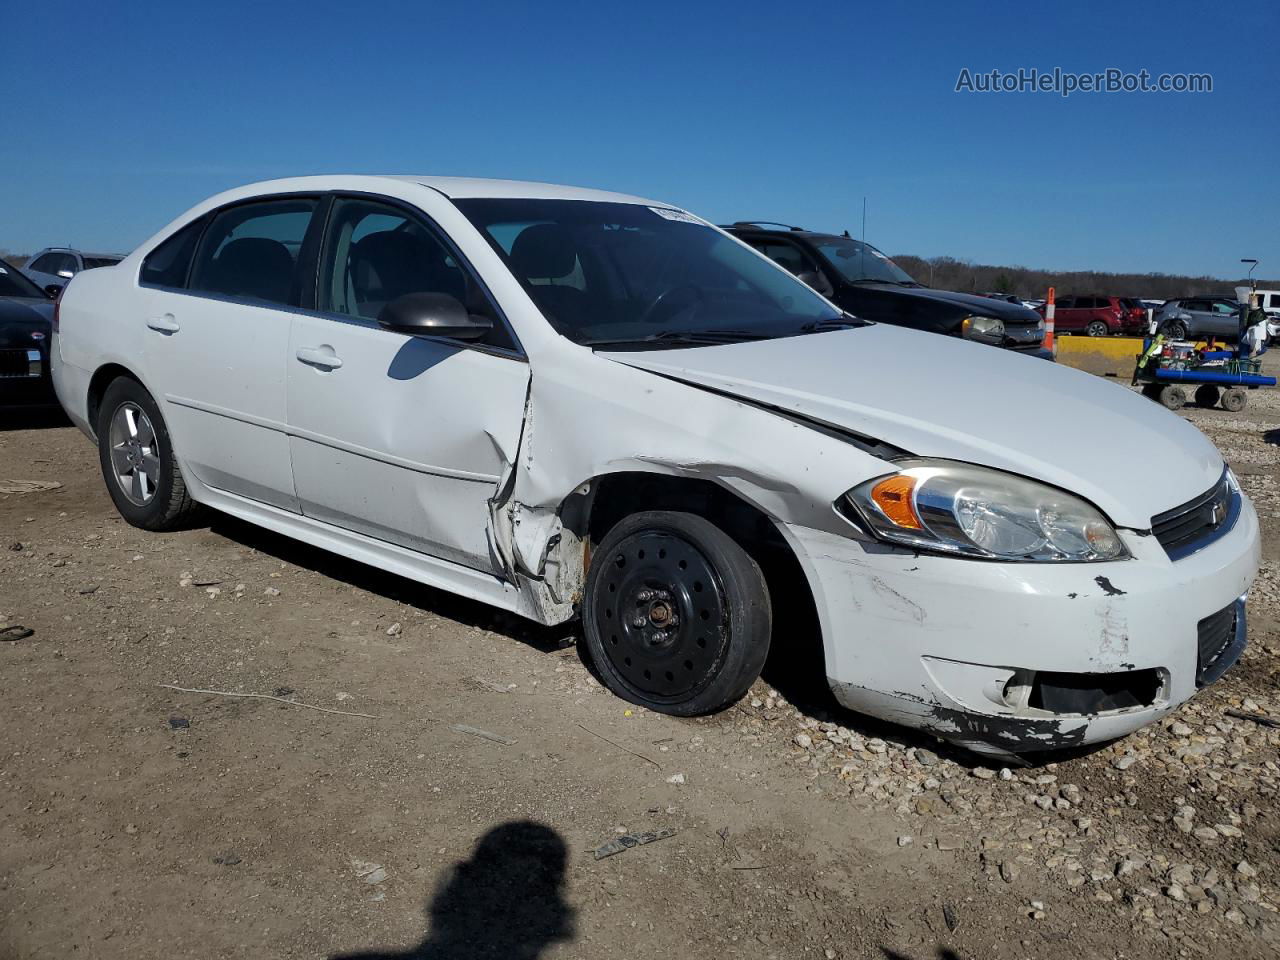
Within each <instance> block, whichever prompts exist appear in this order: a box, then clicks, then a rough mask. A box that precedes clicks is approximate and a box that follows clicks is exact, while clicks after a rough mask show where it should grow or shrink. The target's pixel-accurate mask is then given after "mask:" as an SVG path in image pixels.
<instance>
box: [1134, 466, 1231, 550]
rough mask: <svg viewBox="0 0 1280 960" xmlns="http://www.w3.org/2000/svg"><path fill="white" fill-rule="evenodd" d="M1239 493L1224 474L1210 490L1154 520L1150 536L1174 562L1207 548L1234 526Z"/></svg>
mask: <svg viewBox="0 0 1280 960" xmlns="http://www.w3.org/2000/svg"><path fill="white" fill-rule="evenodd" d="M1239 513H1240V493H1239V491H1237V490H1236V489H1235V488H1234V486H1233V484H1232V482H1231V480H1230V477H1229V474H1228V473H1227V472H1226V471H1225V470H1224V471H1223V473H1222V479H1221V480H1219V481H1218V482H1217V483H1216V484H1215V485H1214V486H1213V487H1212V488H1211V489H1210V490H1208V491H1206V492H1205V493H1202V494H1201V495H1200V496H1198V497H1196V498H1195V499H1194V500H1190V501H1188V502H1187V503H1184V504H1182V506H1179V507H1174V508H1173V509H1172V510H1166V511H1165V512H1164V513H1161V514H1157V515H1156V516H1154V517H1152V518H1151V532H1152V533H1153V534H1154V535H1155V538H1156V539H1157V540H1159V541H1160V545H1161V546H1162V547H1164V550H1165V553H1167V554H1168V555H1169V558H1170V559H1172V560H1179V559H1181V558H1182V557H1185V556H1187V555H1188V554H1192V553H1195V552H1196V551H1197V550H1200V549H1202V548H1203V547H1206V546H1208V545H1209V544H1210V543H1212V542H1213V541H1214V540H1216V539H1218V537H1220V536H1222V535H1223V534H1224V533H1226V532H1227V531H1228V530H1230V529H1231V528H1232V526H1234V525H1235V522H1236V517H1237V516H1238V515H1239Z"/></svg>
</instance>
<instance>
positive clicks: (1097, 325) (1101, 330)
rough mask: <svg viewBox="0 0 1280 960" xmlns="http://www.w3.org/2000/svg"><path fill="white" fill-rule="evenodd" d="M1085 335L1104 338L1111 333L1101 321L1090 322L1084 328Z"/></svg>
mask: <svg viewBox="0 0 1280 960" xmlns="http://www.w3.org/2000/svg"><path fill="white" fill-rule="evenodd" d="M1085 333H1087V334H1088V335H1089V336H1091V337H1105V336H1107V335H1108V334H1110V333H1111V329H1110V328H1109V327H1108V326H1107V325H1106V324H1105V323H1103V322H1102V321H1101V320H1092V321H1090V323H1089V326H1088V327H1086V328H1085Z"/></svg>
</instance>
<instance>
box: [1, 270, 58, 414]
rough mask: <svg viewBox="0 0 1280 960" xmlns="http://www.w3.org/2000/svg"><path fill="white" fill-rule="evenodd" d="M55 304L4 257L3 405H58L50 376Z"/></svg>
mask: <svg viewBox="0 0 1280 960" xmlns="http://www.w3.org/2000/svg"><path fill="white" fill-rule="evenodd" d="M52 332H53V304H52V303H51V302H50V301H49V298H48V297H47V296H46V295H45V293H44V291H43V290H41V289H40V288H39V287H37V286H36V285H35V284H34V283H32V282H31V281H30V280H28V279H27V278H26V277H24V276H23V275H22V274H21V273H19V272H18V270H17V268H16V267H12V266H10V265H9V264H8V263H6V262H5V261H3V260H0V407H11V406H28V405H34V406H57V403H58V400H57V397H55V396H54V393H53V383H52V381H51V380H50V379H49V343H50V335H51V334H52Z"/></svg>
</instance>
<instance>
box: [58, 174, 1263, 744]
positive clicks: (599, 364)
mask: <svg viewBox="0 0 1280 960" xmlns="http://www.w3.org/2000/svg"><path fill="white" fill-rule="evenodd" d="M56 329H57V332H56V334H55V340H56V345H55V349H54V351H53V354H54V355H53V361H52V362H53V373H54V379H55V383H56V388H57V392H58V396H59V398H60V399H61V401H62V403H63V405H64V406H65V407H66V409H67V411H68V413H69V414H70V415H71V417H72V418H73V419H74V421H75V422H76V423H77V424H78V425H79V426H80V427H81V428H82V429H83V430H84V431H85V432H86V433H87V434H88V435H89V436H90V437H91V438H94V439H95V441H96V443H97V444H98V448H99V451H100V459H101V465H102V472H103V475H104V477H105V478H106V483H107V487H108V489H109V490H110V492H111V496H112V498H113V499H114V501H115V504H116V506H117V507H118V509H119V510H120V512H121V514H122V515H123V516H124V517H125V519H127V520H128V521H129V522H130V523H133V524H135V525H137V526H140V527H144V528H147V529H151V530H163V529H169V528H172V527H174V526H175V525H178V524H181V523H184V522H189V515H190V514H191V513H192V512H193V510H194V509H195V508H196V507H197V505H203V506H205V507H210V508H213V509H216V510H220V511H224V512H226V513H230V514H233V515H235V516H237V517H240V518H243V519H245V520H247V521H250V522H252V523H255V524H260V525H261V526H263V527H267V528H269V529H271V530H274V531H277V532H279V533H282V534H285V535H287V536H290V537H295V538H297V539H299V540H303V541H306V542H308V543H311V544H315V545H318V546H320V547H323V548H326V549H329V550H332V551H335V552H337V553H340V554H343V555H344V556H347V557H352V558H355V559H357V560H360V561H363V562H365V563H368V564H371V565H373V566H375V567H379V568H381V569H383V570H387V571H391V572H393V573H396V574H400V575H403V576H406V577H410V578H412V579H414V580H417V581H420V582H422V583H426V584H430V585H432V586H435V587H439V588H442V589H444V590H449V591H452V592H454V593H458V594H462V595H464V596H467V597H472V598H475V599H477V600H481V601H484V602H486V603H490V604H493V605H496V606H499V607H503V608H505V609H508V610H511V611H514V612H516V613H519V614H521V615H523V616H525V617H528V618H531V619H533V620H536V621H538V622H540V623H544V624H553V623H559V622H562V621H566V620H569V619H570V618H573V617H581V620H582V624H583V633H584V636H585V640H586V644H587V646H588V648H589V653H590V657H591V660H592V661H593V663H594V666H595V668H596V669H597V670H598V671H599V674H600V676H601V677H602V678H603V679H604V681H605V682H606V683H607V684H608V685H609V686H610V687H611V688H612V689H613V690H614V691H615V692H616V693H617V694H618V695H619V696H621V697H624V698H626V699H627V700H629V701H632V702H634V703H637V704H642V705H643V706H645V707H648V708H650V709H653V710H658V711H663V712H667V713H673V714H684V715H688V714H696V713H705V712H709V711H714V710H718V709H720V708H722V707H724V706H726V705H728V704H731V703H732V702H734V701H735V700H736V699H737V698H739V697H741V696H742V695H743V693H744V692H745V691H746V690H747V689H748V688H749V687H750V686H751V684H752V683H753V681H755V679H756V677H757V676H758V675H759V673H760V671H761V669H762V667H763V665H764V663H765V660H766V656H767V655H768V654H769V652H770V650H771V649H772V651H773V654H774V656H775V658H777V659H778V660H779V661H800V660H802V658H803V656H804V654H805V653H806V651H807V650H808V647H809V644H810V642H811V641H812V642H813V643H814V645H815V647H816V648H818V649H819V650H820V658H819V660H818V661H817V662H820V663H822V664H823V665H824V666H825V675H826V677H827V681H828V683H829V685H830V687H831V689H832V691H833V692H834V694H835V696H836V698H837V699H838V700H840V701H841V702H842V703H843V704H845V705H847V706H849V707H851V708H853V709H855V710H859V711H863V712H866V713H869V714H874V715H877V716H880V717H884V718H888V719H890V720H893V721H897V722H900V723H904V724H909V725H912V726H916V727H921V728H925V729H928V730H931V731H933V732H935V733H936V734H938V735H939V736H942V737H947V738H950V739H952V740H955V741H957V742H959V743H962V744H965V745H967V746H970V747H972V748H974V749H978V750H981V751H986V752H990V753H997V754H1008V753H1017V752H1026V751H1036V750H1042V749H1045V748H1055V747H1067V746H1076V745H1080V744H1084V743H1089V742H1094V741H1099V740H1104V739H1108V738H1112V737H1117V736H1121V735H1123V734H1125V733H1128V732H1130V731H1132V730H1134V729H1136V728H1138V727H1140V726H1142V725H1143V724H1147V723H1150V722H1152V721H1153V720H1156V719H1157V718H1159V717H1161V716H1163V715H1165V714H1166V713H1168V712H1169V711H1170V710H1172V709H1173V708H1174V707H1176V706H1177V705H1178V704H1179V703H1181V702H1183V701H1185V700H1186V699H1188V698H1189V697H1191V696H1192V695H1193V694H1194V693H1195V692H1196V690H1197V689H1198V688H1200V687H1202V686H1204V685H1205V684H1207V683H1211V682H1212V681H1213V680H1215V679H1216V678H1217V677H1218V676H1220V675H1221V674H1222V672H1223V671H1224V670H1226V669H1227V668H1228V667H1229V666H1230V665H1231V664H1232V663H1234V662H1235V660H1236V659H1237V658H1238V657H1239V655H1240V652H1241V649H1242V648H1243V646H1244V643H1245V615H1244V599H1243V598H1244V594H1245V593H1246V591H1247V590H1248V589H1249V585H1250V583H1251V582H1252V581H1253V578H1254V576H1255V574H1256V572H1257V568H1258V559H1259V538H1258V523H1257V518H1256V516H1255V514H1254V511H1253V508H1252V506H1251V505H1250V503H1249V501H1248V500H1247V499H1246V498H1245V497H1244V496H1243V495H1242V493H1241V492H1240V489H1239V487H1238V485H1237V484H1236V481H1235V478H1234V477H1233V476H1232V475H1231V472H1230V471H1229V470H1228V469H1227V468H1226V466H1225V464H1224V463H1223V459H1222V457H1221V456H1220V455H1219V453H1218V451H1217V450H1216V449H1215V448H1214V446H1213V444H1211V443H1210V442H1209V441H1208V440H1207V439H1206V438H1205V437H1204V436H1203V435H1202V434H1201V433H1200V432H1199V431H1197V430H1196V429H1195V428H1194V427H1193V426H1191V425H1190V424H1188V423H1187V422H1185V421H1183V420H1182V419H1180V418H1179V417H1177V416H1174V415H1172V414H1170V413H1168V412H1167V411H1165V410H1163V409H1162V408H1160V407H1159V406H1157V405H1155V404H1152V403H1148V402H1147V401H1146V400H1144V399H1143V398H1142V397H1140V396H1138V395H1136V394H1134V393H1131V392H1130V391H1128V390H1125V389H1124V388H1122V387H1119V386H1116V385H1114V384H1111V383H1107V382H1106V381H1104V380H1101V379H1098V378H1094V377H1091V376H1088V375H1086V374H1083V373H1079V372H1077V371H1074V370H1069V369H1065V368H1062V367H1058V366H1056V365H1052V364H1045V363H1042V362H1039V361H1035V360H1030V359H1027V358H1025V357H1019V356H1011V355H1010V354H1009V353H1008V352H1006V351H1000V350H990V349H987V348H985V347H983V346H980V345H976V344H971V343H964V342H960V341H957V340H954V339H951V338H947V337H937V336H931V335H929V334H921V333H917V332H914V331H911V330H906V329H903V328H900V327H893V326H883V325H875V324H868V323H864V322H862V321H860V320H858V319H857V318H855V317H850V316H848V315H843V314H841V313H840V311H839V310H838V309H837V308H835V307H834V306H832V304H831V303H830V302H829V301H827V300H825V299H824V298H822V297H821V296H819V295H818V294H817V293H815V292H814V291H812V290H810V289H809V288H808V287H806V286H805V285H804V284H803V283H801V282H800V281H798V280H796V279H795V278H794V277H792V276H791V275H790V274H788V273H787V272H786V271H785V270H782V269H780V268H779V267H777V266H775V265H774V264H773V263H771V262H770V261H769V260H768V259H766V258H765V257H763V256H761V255H759V254H757V253H756V252H754V251H753V250H751V249H750V248H749V247H747V246H745V245H744V244H742V243H740V242H739V241H737V240H735V239H734V238H732V237H730V236H729V235H728V234H726V233H724V232H723V231H721V230H718V229H717V228H715V227H713V226H711V225H710V224H708V223H706V222H705V221H703V220H701V219H700V218H698V217H696V216H694V215H692V214H690V213H688V212H686V211H684V210H682V209H679V208H676V207H673V206H671V205H669V204H664V203H657V202H654V201H651V200H643V199H639V198H636V197H630V196H623V195H619V194H613V193H604V192H600V191H594V190H583V189H574V188H567V187H556V186H549V185H546V184H535V183H515V182H508V181H486V180H467V179H450V178H434V177H364V176H345V177H344V176H332V177H308V178H301V179H290V180H279V181H274V182H270V183H263V184H257V185H254V186H250V187H244V188H241V189H237V190H233V191H230V192H228V193H224V194H221V195H219V196H217V197H214V198H212V199H211V200H208V201H206V202H205V203H202V204H200V205H199V206H197V207H195V208H194V209H192V210H190V211H188V212H187V213H185V214H183V215H182V216H181V217H179V218H178V219H177V220H175V221H174V222H173V223H171V224H170V225H169V226H167V227H166V228H165V229H164V230H162V231H161V232H160V233H159V234H158V235H157V236H155V237H154V238H152V239H151V240H149V241H148V242H146V243H144V244H142V245H141V246H140V247H139V248H138V250H137V251H136V252H135V253H133V254H131V255H130V256H129V257H127V258H126V259H125V260H124V261H123V262H122V263H121V264H120V265H119V266H116V267H109V268H106V269H102V270H93V271H89V272H86V273H84V274H81V275H80V276H78V277H76V278H75V280H74V281H72V282H71V283H70V285H69V286H68V288H67V290H66V292H65V293H64V295H63V297H62V300H61V303H60V304H59V313H58V319H57V322H56ZM814 669H815V670H816V669H821V667H818V666H816V665H815V667H814Z"/></svg>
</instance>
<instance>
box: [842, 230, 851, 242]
mask: <svg viewBox="0 0 1280 960" xmlns="http://www.w3.org/2000/svg"><path fill="white" fill-rule="evenodd" d="M844 238H845V239H846V240H852V239H853V237H851V236H849V231H848V230H846V231H845V232H844Z"/></svg>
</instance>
